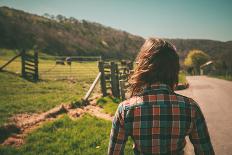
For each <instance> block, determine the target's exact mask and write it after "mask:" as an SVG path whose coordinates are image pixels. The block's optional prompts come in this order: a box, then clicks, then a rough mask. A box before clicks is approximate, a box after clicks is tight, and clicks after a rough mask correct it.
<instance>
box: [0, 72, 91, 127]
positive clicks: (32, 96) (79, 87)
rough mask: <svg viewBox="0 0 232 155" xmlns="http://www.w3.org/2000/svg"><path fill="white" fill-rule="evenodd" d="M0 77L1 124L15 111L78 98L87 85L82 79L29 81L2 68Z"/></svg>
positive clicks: (30, 109) (46, 107) (52, 105)
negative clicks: (74, 81)
mask: <svg viewBox="0 0 232 155" xmlns="http://www.w3.org/2000/svg"><path fill="white" fill-rule="evenodd" d="M0 80H1V86H0V126H1V125H3V124H4V123H6V122H7V119H8V118H9V117H10V116H13V115H14V114H18V113H26V112H27V113H28V112H29V113H33V112H42V111H46V110H49V109H51V108H53V107H55V106H56V105H59V104H61V103H70V102H71V101H75V100H80V99H81V97H83V96H84V93H85V92H86V91H87V89H88V86H89V85H90V83H88V82H85V81H82V82H76V83H72V82H67V81H41V82H38V83H32V82H28V81H26V80H24V79H22V78H21V77H19V76H15V75H12V74H10V73H5V72H0Z"/></svg>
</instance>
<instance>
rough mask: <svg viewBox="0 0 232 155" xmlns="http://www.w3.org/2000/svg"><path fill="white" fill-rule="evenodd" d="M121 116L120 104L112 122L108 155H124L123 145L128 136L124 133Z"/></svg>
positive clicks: (121, 108) (122, 113)
mask: <svg viewBox="0 0 232 155" xmlns="http://www.w3.org/2000/svg"><path fill="white" fill-rule="evenodd" d="M123 115H124V112H123V107H122V105H121V104H120V105H119V106H118V109H117V111H116V113H115V116H114V119H113V122H112V128H111V133H110V142H109V147H108V155H117V154H120V155H121V154H124V148H125V143H126V141H127V138H128V136H127V135H126V133H125V128H124V124H125V123H124V118H123Z"/></svg>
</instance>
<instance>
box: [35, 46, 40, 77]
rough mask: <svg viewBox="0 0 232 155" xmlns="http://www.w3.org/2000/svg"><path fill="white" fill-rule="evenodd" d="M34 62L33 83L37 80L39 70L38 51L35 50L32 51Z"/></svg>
mask: <svg viewBox="0 0 232 155" xmlns="http://www.w3.org/2000/svg"><path fill="white" fill-rule="evenodd" d="M34 50H35V51H34V62H35V75H34V81H38V80H39V68H38V63H39V61H38V50H37V49H36V48H35V49H34Z"/></svg>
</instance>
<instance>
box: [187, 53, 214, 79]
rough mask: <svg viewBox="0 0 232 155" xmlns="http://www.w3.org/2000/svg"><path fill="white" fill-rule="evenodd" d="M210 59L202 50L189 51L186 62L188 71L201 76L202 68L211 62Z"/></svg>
mask: <svg viewBox="0 0 232 155" xmlns="http://www.w3.org/2000/svg"><path fill="white" fill-rule="evenodd" d="M209 59H210V57H209V55H207V54H206V53H205V52H203V51H201V50H191V51H189V53H188V55H187V57H186V58H185V60H184V65H185V66H186V67H187V70H188V71H189V72H190V73H192V72H193V74H197V75H199V74H200V66H201V65H203V64H204V63H206V62H207V61H209Z"/></svg>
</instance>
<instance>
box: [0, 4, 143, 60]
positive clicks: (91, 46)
mask: <svg viewBox="0 0 232 155" xmlns="http://www.w3.org/2000/svg"><path fill="white" fill-rule="evenodd" d="M0 34H1V35H0V48H10V49H21V48H26V49H31V48H33V46H34V45H37V46H38V47H39V49H40V50H42V51H43V52H45V53H48V54H51V55H102V56H103V57H105V58H122V57H123V58H129V57H131V56H130V54H131V53H133V55H135V54H134V53H136V52H137V50H138V49H139V47H140V46H141V44H142V43H143V38H142V37H139V36H135V35H131V34H129V33H127V32H124V31H120V30H115V29H112V28H110V27H105V26H103V25H101V24H98V23H93V22H88V21H85V20H82V21H79V20H76V19H75V18H65V17H63V16H61V15H59V16H57V18H56V19H49V18H45V17H42V16H38V15H33V14H29V13H25V12H23V11H19V10H15V9H10V8H7V7H0Z"/></svg>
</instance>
